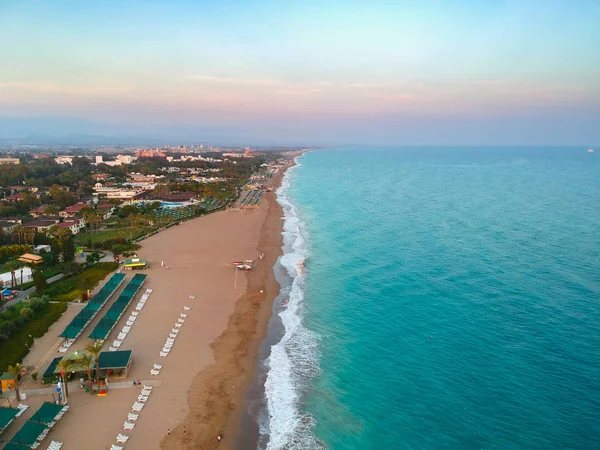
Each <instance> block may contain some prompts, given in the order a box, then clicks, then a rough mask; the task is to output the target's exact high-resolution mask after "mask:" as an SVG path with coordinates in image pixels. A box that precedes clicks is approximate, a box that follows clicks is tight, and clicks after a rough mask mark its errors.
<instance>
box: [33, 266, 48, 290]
mask: <svg viewBox="0 0 600 450" xmlns="http://www.w3.org/2000/svg"><path fill="white" fill-rule="evenodd" d="M33 281H35V291H36V292H40V293H41V292H43V291H44V290H45V289H46V288H47V287H48V283H46V279H45V278H44V275H42V271H41V270H39V269H37V270H36V271H35V272H33Z"/></svg>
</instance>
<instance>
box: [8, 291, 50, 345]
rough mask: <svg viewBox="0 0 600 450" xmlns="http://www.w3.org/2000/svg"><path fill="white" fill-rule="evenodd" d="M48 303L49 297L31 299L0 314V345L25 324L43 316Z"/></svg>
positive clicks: (42, 296)
mask: <svg viewBox="0 0 600 450" xmlns="http://www.w3.org/2000/svg"><path fill="white" fill-rule="evenodd" d="M48 301H49V297H48V296H46V295H41V296H38V297H32V298H31V299H30V300H29V302H28V303H22V304H17V305H12V306H9V307H8V308H7V309H6V311H5V312H3V313H0V344H3V343H4V342H6V341H8V339H9V338H10V336H11V335H12V334H13V333H15V332H16V331H17V330H19V328H21V327H23V326H24V325H25V324H26V323H27V322H29V321H30V320H32V319H35V318H36V317H38V316H39V315H41V314H43V310H44V309H45V307H46V306H47V305H48Z"/></svg>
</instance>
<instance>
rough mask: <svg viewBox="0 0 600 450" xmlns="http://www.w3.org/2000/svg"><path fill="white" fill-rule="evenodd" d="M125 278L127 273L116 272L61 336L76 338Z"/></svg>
mask: <svg viewBox="0 0 600 450" xmlns="http://www.w3.org/2000/svg"><path fill="white" fill-rule="evenodd" d="M124 279H125V275H123V274H122V273H115V274H114V275H113V276H112V277H111V278H110V279H109V280H108V281H107V282H106V284H105V285H104V286H102V289H100V291H99V292H98V293H97V294H96V295H94V297H92V298H91V299H90V300H89V301H88V303H87V304H86V305H85V307H84V308H83V309H82V310H81V311H79V313H78V314H77V315H76V316H75V318H74V319H73V320H72V321H71V323H70V324H69V325H67V328H65V331H63V332H62V333H61V334H60V336H61V337H64V338H67V339H76V338H77V337H78V336H79V335H80V334H81V332H82V331H83V329H84V328H85V327H87V325H88V324H89V323H90V321H91V320H92V319H93V318H94V317H95V316H96V314H97V313H98V311H99V310H100V309H101V308H102V307H103V306H104V304H105V303H106V301H107V300H108V299H109V298H110V296H111V295H113V294H114V292H115V291H116V290H117V288H118V287H119V286H120V285H121V283H122V282H123V280H124Z"/></svg>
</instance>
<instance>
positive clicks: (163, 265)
mask: <svg viewBox="0 0 600 450" xmlns="http://www.w3.org/2000/svg"><path fill="white" fill-rule="evenodd" d="M160 267H165V262H164V261H163V260H162V259H161V260H160Z"/></svg>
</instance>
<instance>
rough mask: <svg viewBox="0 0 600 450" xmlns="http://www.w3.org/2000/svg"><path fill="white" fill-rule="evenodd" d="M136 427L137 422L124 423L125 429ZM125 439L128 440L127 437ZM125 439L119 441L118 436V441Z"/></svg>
mask: <svg viewBox="0 0 600 450" xmlns="http://www.w3.org/2000/svg"><path fill="white" fill-rule="evenodd" d="M134 427H135V423H131V422H125V423H124V424H123V429H124V430H133V428H134ZM125 441H127V439H126V440H125ZM125 441H119V440H118V438H117V442H125Z"/></svg>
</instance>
